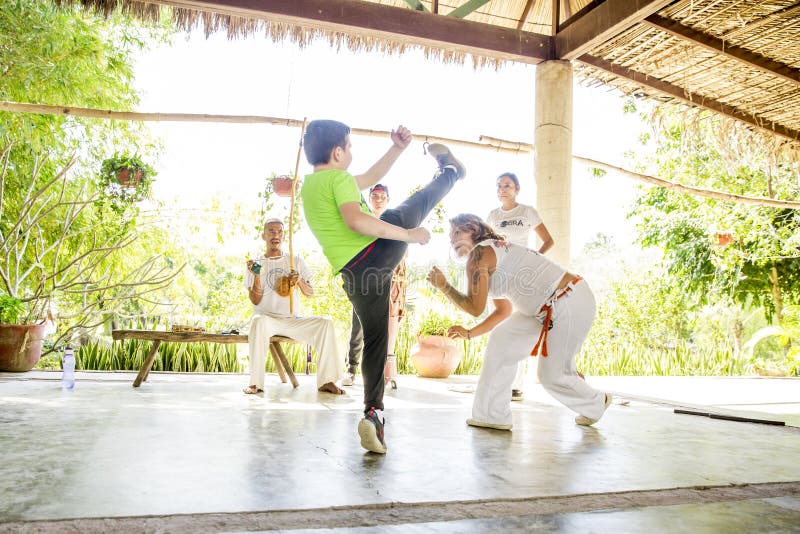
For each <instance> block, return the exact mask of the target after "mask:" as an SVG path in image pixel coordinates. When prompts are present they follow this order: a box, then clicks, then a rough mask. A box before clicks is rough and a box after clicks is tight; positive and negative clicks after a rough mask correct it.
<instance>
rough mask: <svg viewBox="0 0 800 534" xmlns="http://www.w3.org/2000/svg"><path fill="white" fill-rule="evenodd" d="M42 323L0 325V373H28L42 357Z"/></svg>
mask: <svg viewBox="0 0 800 534" xmlns="http://www.w3.org/2000/svg"><path fill="white" fill-rule="evenodd" d="M44 327H45V325H44V323H43V322H42V323H39V324H2V325H0V371H12V372H15V373H20V372H24V371H30V370H31V369H32V368H33V366H34V365H36V362H38V361H39V358H40V357H41V355H42V340H43V339H44Z"/></svg>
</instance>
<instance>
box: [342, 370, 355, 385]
mask: <svg viewBox="0 0 800 534" xmlns="http://www.w3.org/2000/svg"><path fill="white" fill-rule="evenodd" d="M355 380H356V375H354V374H353V373H349V372H348V373H345V374H344V378H342V385H343V386H352V385H353V382H355Z"/></svg>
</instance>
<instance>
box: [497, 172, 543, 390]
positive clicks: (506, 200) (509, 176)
mask: <svg viewBox="0 0 800 534" xmlns="http://www.w3.org/2000/svg"><path fill="white" fill-rule="evenodd" d="M518 194H519V178H517V175H516V174H514V173H513V172H505V173H503V174H501V175H500V176H498V177H497V199H498V200H499V201H500V202H501V203H502V206H500V207H499V208H495V209H493V210H492V211H490V212H489V216H488V217H487V218H486V223H487V224H488V225H489V226H491V227H492V228H494V230H495V231H496V232H497V233H498V234H500V235H503V236H505V238H506V240H507V241H511V242H512V243H514V244H515V245H520V246H523V247H527V246H528V241H529V238H530V235H531V231H534V232H536V235H537V236H539V240H540V241H541V242H542V245H541V246H540V247H539V253H540V254H544V253H545V252H547V251H548V250H550V249H551V248H553V244H554V241H553V237H552V236H551V235H550V232H549V231H548V230H547V227H546V226H545V225H544V222H542V218H541V217H540V216H539V212H538V211H536V208H534V207H533V206H528V205H527V204H520V203H519V202H517V195H518ZM526 363H527V360H524V359H523V360H522V361H520V362H519V365H518V367H517V374H516V376H514V382H513V383H512V384H511V400H515V401H521V400H522V397H523V391H522V384H523V382H524V381H525V366H526Z"/></svg>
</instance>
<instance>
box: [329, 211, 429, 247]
mask: <svg viewBox="0 0 800 534" xmlns="http://www.w3.org/2000/svg"><path fill="white" fill-rule="evenodd" d="M339 213H340V214H341V215H342V219H343V220H344V223H345V224H346V225H347V227H348V228H350V229H351V230H352V231H354V232H357V233H359V234H361V235H367V236H370V237H378V238H383V239H393V240H395V241H405V242H406V243H422V244H423V245H424V244H425V243H427V242H428V241H430V239H431V234H430V232H428V230H426V229H425V228H422V227H421V226H420V227H417V228H411V229H410V230H407V229H405V228H401V227H399V226H395V225H393V224H389V223H387V222H386V221H382V220H380V219H378V218H375V217H373V216H372V215H368V214H366V213H364V212H363V211H361V207H360V206H359V203H358V202H345V203H344V204H342V205H341V206H339Z"/></svg>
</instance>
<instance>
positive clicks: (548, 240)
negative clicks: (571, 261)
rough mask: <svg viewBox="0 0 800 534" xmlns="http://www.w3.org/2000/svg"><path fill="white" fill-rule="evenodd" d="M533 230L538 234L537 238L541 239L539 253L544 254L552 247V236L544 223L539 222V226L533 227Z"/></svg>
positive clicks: (553, 242)
mask: <svg viewBox="0 0 800 534" xmlns="http://www.w3.org/2000/svg"><path fill="white" fill-rule="evenodd" d="M534 231H536V235H538V236H539V239H540V240H541V241H542V246H541V247H539V254H544V253H545V252H547V251H548V250H550V249H551V248H553V245H554V244H555V241H553V236H551V235H550V232H549V231H548V230H547V227H546V226H545V225H544V223H541V224H540V225H539V226H537V227H536V228H534Z"/></svg>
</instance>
